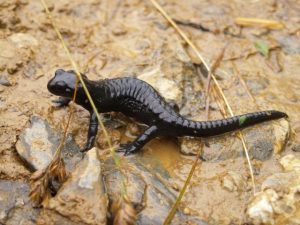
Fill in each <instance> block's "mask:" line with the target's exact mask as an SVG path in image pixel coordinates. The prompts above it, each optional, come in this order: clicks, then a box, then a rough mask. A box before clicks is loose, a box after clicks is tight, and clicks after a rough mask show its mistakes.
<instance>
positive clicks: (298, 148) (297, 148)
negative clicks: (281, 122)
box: [292, 144, 300, 152]
mask: <svg viewBox="0 0 300 225" xmlns="http://www.w3.org/2000/svg"><path fill="white" fill-rule="evenodd" d="M292 150H293V151H294V152H300V144H294V145H293V147H292Z"/></svg>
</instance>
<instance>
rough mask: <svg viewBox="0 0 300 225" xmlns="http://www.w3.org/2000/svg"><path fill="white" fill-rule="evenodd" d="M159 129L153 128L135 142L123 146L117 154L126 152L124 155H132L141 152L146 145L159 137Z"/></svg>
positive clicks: (148, 129)
mask: <svg viewBox="0 0 300 225" xmlns="http://www.w3.org/2000/svg"><path fill="white" fill-rule="evenodd" d="M157 131H158V129H157V127H156V126H151V127H149V128H147V129H146V130H145V132H144V133H143V134H141V135H140V136H138V137H137V138H136V139H135V140H134V141H133V142H130V143H128V144H121V145H120V148H119V149H118V150H117V152H124V155H130V154H133V153H136V152H138V151H139V150H141V149H142V148H143V147H144V145H145V144H147V143H148V142H149V141H150V140H152V139H153V138H155V137H156V136H157Z"/></svg>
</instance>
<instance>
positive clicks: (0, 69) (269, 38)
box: [0, 0, 300, 224]
mask: <svg viewBox="0 0 300 225" xmlns="http://www.w3.org/2000/svg"><path fill="white" fill-rule="evenodd" d="M47 4H48V6H49V8H50V10H51V13H52V16H53V18H54V20H55V22H56V23H57V26H58V28H59V30H60V31H61V32H62V35H63V37H64V39H65V40H66V42H67V44H68V46H69V48H70V50H71V52H72V55H73V57H74V59H75V61H76V62H77V63H78V65H79V66H80V69H81V71H82V72H83V73H85V74H86V75H87V76H88V77H89V78H91V79H104V78H113V77H122V76H133V77H139V78H141V79H144V80H147V81H148V82H149V83H151V84H152V85H153V86H154V87H156V88H157V89H158V90H159V91H161V93H162V94H163V95H164V97H166V98H167V99H168V100H170V101H171V100H172V101H173V102H176V103H177V105H178V106H179V108H180V112H181V113H182V114H183V115H185V116H187V117H189V118H193V119H196V120H204V119H205V109H204V108H205V107H204V106H205V102H204V90H205V87H204V84H203V79H205V78H203V75H201V74H200V75H199V73H198V72H197V71H198V69H197V67H198V64H199V59H197V58H196V56H195V54H194V53H193V52H192V50H191V49H190V48H189V47H188V46H187V45H186V44H185V43H184V42H183V41H182V40H181V38H180V36H179V35H178V33H176V32H175V31H174V29H173V28H171V27H170V26H169V24H168V23H167V22H166V20H165V19H164V18H163V17H162V16H161V15H160V14H159V13H158V12H157V10H156V9H155V8H154V6H153V5H152V4H151V1H140V0H128V1H127V0H126V1H118V0H115V1H108V0H105V1H97V0H76V1H75V0H74V1H66V0H62V1H52V0H51V1H47ZM160 4H161V5H162V6H163V7H164V9H165V10H166V11H167V12H168V13H169V14H170V15H171V16H172V18H174V19H176V20H177V21H181V22H184V23H194V24H198V25H199V24H201V26H203V27H205V28H206V29H199V28H195V27H192V26H187V25H181V26H180V27H181V28H182V29H183V30H184V31H185V32H186V33H187V34H188V36H189V37H190V38H191V39H192V41H193V42H194V43H195V44H196V45H197V47H198V49H199V50H200V52H201V53H202V55H203V56H204V58H205V59H206V61H207V62H208V63H209V64H212V63H213V62H214V61H215V60H216V58H217V56H218V54H220V50H221V49H222V48H223V47H224V45H225V43H227V47H226V51H225V54H224V58H223V60H222V62H221V65H220V66H219V67H218V68H217V70H216V77H217V79H218V80H219V82H220V84H221V86H222V88H223V90H224V93H225V95H226V97H227V99H228V101H229V104H230V106H231V107H232V108H233V111H234V113H235V114H242V113H246V112H252V111H258V110H265V109H277V110H280V111H284V112H286V113H287V114H288V115H289V118H288V122H289V127H290V132H289V136H288V137H287V136H285V137H284V138H283V139H282V140H280V141H279V142H280V143H279V147H278V143H277V142H278V140H279V139H276V138H275V137H276V135H277V134H278V132H280V131H278V129H277V128H276V126H279V127H280V126H281V127H284V128H282V129H283V130H285V131H286V133H287V132H288V131H287V130H288V129H287V127H288V125H287V123H284V122H282V121H276V122H274V124H275V125H274V124H273V123H272V124H271V123H269V124H262V125H258V126H255V127H253V128H249V129H246V130H245V131H244V134H245V137H246V142H247V143H248V144H249V145H251V143H254V144H253V146H259V147H261V146H262V145H260V144H257V143H258V142H257V141H256V140H258V141H261V140H262V141H261V142H263V144H264V145H263V146H266V145H268V146H269V147H268V146H267V147H262V149H264V148H268V149H271V150H270V151H271V153H270V154H269V155H267V156H266V155H262V156H261V155H260V156H257V154H258V153H257V154H255V153H253V155H251V156H252V158H253V160H252V163H253V167H254V175H255V181H256V189H257V191H259V190H260V187H261V184H262V182H263V181H264V180H265V179H266V178H267V177H268V176H270V175H272V174H274V173H279V172H282V167H281V166H280V164H279V159H280V158H281V157H283V156H285V155H287V154H292V155H294V156H296V157H300V153H299V152H300V92H299V88H300V76H299V75H300V27H299V24H300V16H299V11H300V8H299V1H296V0H288V1H283V0H282V1H279V0H278V1H276V0H274V1H273V0H262V1H259V2H258V1H222V0H218V1H214V2H213V3H212V2H211V1H205V0H203V1H202V0H201V1H199V0H197V1H196V0H189V1H175V0H166V1H160ZM0 12H1V13H0V179H1V180H0V191H2V190H3V191H4V192H8V191H9V190H8V189H7V185H8V184H9V185H12V186H13V189H12V190H11V192H16V190H19V189H22V187H23V186H24V187H25V189H26V190H25V189H24V190H22V191H21V192H20V193H22V196H23V195H24V193H23V192H27V191H28V190H27V189H28V179H29V176H30V174H31V172H32V171H31V170H30V168H29V167H28V166H27V165H26V164H24V162H23V161H22V160H21V158H20V156H19V155H18V153H17V151H16V142H17V140H18V137H19V135H20V133H21V131H22V130H24V129H25V128H26V127H27V125H28V121H29V120H30V118H31V117H32V116H33V115H37V116H39V117H41V118H43V119H45V120H46V121H48V123H49V124H50V125H51V126H52V127H54V128H55V129H56V130H58V131H59V130H62V129H63V128H64V126H65V124H66V118H67V115H68V113H69V109H68V108H63V109H56V108H55V107H53V104H52V103H51V100H54V99H55V97H54V96H52V95H51V94H50V93H49V92H48V91H47V88H46V84H47V81H48V80H49V79H50V78H51V77H52V76H53V74H54V71H55V70H56V69H58V68H64V69H71V68H72V67H71V65H70V62H69V59H68V57H67V55H66V54H65V52H64V50H63V48H62V45H61V43H60V41H59V40H58V39H57V36H56V34H55V31H54V30H53V28H52V26H51V23H50V22H49V20H48V18H47V16H46V14H45V11H44V10H43V7H42V5H41V2H40V1H37V0H34V1H27V0H12V1H0ZM237 17H252V18H265V19H273V20H277V21H280V22H282V23H283V24H284V28H283V29H279V30H269V29H266V28H259V27H240V26H237V25H236V24H235V22H234V19H235V18H237ZM258 42H263V43H265V44H266V45H267V46H268V48H269V53H268V56H264V55H263V54H261V53H260V52H259V50H258V49H257V48H256V47H255V43H258ZM237 74H240V76H242V77H243V79H244V81H245V83H246V84H247V86H248V88H249V91H250V93H251V94H252V95H253V97H254V98H255V102H253V101H252V100H251V99H250V98H249V96H248V95H247V91H246V90H245V87H244V86H243V84H242V82H240V81H239V78H238V76H237ZM201 77H202V78H201ZM210 109H211V110H210V117H209V118H210V119H217V118H222V114H221V113H220V111H219V110H218V101H215V99H212V100H211V107H210ZM88 116H89V115H88V113H87V112H86V111H85V110H83V109H82V108H80V107H76V108H75V115H74V117H73V121H72V124H71V127H70V129H69V133H70V134H71V135H72V136H73V137H74V139H75V141H76V143H77V144H78V145H79V146H83V144H84V142H85V139H86V133H87V128H88ZM111 117H112V119H111V120H112V121H121V122H120V123H121V124H123V125H122V126H123V127H122V128H115V127H114V126H113V125H110V124H111V123H107V124H108V126H109V127H108V131H109V133H110V134H111V135H112V136H113V137H114V138H115V141H116V143H117V144H118V143H119V141H120V140H122V138H123V141H124V138H125V139H128V137H124V136H126V135H125V134H124V133H126V131H127V133H128V132H129V133H130V132H131V133H133V134H131V136H132V135H135V134H134V132H132V129H130V126H129V125H127V126H126V124H134V122H132V121H130V120H128V119H127V118H124V117H123V116H122V115H118V114H113V115H111ZM124 124H125V126H124ZM133 126H134V125H133ZM274 126H275V128H274ZM117 127H118V126H117ZM280 129H281V128H280ZM280 129H279V130H280ZM286 133H285V134H286ZM257 134H258V135H257ZM260 137H263V139H260ZM264 140H268V143H269V144H268V143H267V144H265V141H264ZM276 140H277V141H276ZM206 142H207V143H208V144H209V147H208V145H206V147H205V148H204V153H203V156H204V158H205V159H206V161H203V162H200V163H199V165H198V166H197V170H196V172H195V175H194V177H193V179H192V182H191V184H190V186H189V188H188V190H187V192H186V194H185V196H184V198H183V200H182V203H181V205H180V208H181V210H182V212H184V213H185V214H186V215H190V216H195V217H197V218H199V219H200V220H201V221H205V222H207V223H208V224H243V223H246V222H249V221H248V220H247V218H246V208H247V204H248V202H249V200H250V199H251V197H252V195H253V194H252V190H251V180H250V175H249V169H248V166H247V162H246V160H245V157H244V155H243V153H242V151H243V149H242V146H241V143H240V140H239V139H238V138H237V137H236V134H229V135H225V136H222V137H218V138H216V139H208V140H207V141H206ZM97 145H98V146H100V148H102V149H104V148H105V144H104V143H103V134H102V133H101V132H99V135H98V139H97ZM181 145H182V144H181ZM193 146H194V147H193V148H195V149H196V150H197V149H199V143H197V140H195V141H194V142H193ZM195 146H196V147H195ZM197 146H198V147H197ZM183 147H184V146H181V148H183ZM253 148H254V150H253V151H255V149H257V148H258V147H253ZM188 149H189V150H190V149H191V147H188ZM191 152H192V150H191ZM139 156H140V157H141V158H142V159H144V160H145V161H144V162H145V164H147V165H148V166H149V168H151V169H152V170H153V171H156V170H157V169H158V168H160V167H162V168H164V170H163V171H164V174H166V175H167V176H165V179H166V180H167V184H168V186H169V188H170V189H172V190H173V191H174V193H175V194H174V195H177V194H178V192H177V191H178V189H180V187H182V186H183V183H184V181H185V179H186V178H187V175H188V172H189V169H190V168H191V165H192V163H193V161H194V158H195V156H193V155H191V154H190V153H189V154H187V155H186V154H182V153H181V151H180V143H177V142H176V140H172V139H164V138H161V139H159V140H154V141H153V142H151V143H150V144H148V145H147V146H146V147H145V149H144V150H143V152H141V153H140V154H139ZM158 165H159V166H158ZM158 170H159V169H158ZM160 172H161V171H158V173H160ZM228 174H229V175H228ZM228 176H229V181H228V180H226V179H227V178H228ZM235 180H239V182H240V183H235ZM227 181H228V182H229V183H228V182H227ZM230 181H232V182H231V183H230ZM224 183H225V184H224ZM24 196H26V195H24ZM24 198H25V197H24ZM2 201H5V202H4V203H3V204H2ZM8 201H9V200H7V199H6V198H1V197H0V206H1V207H2V208H1V210H2V211H1V212H0V223H1V221H4V222H5V221H6V222H7V221H14V220H9V219H7V215H6V214H5V213H6V212H7V210H6V208H5V207H8V206H9V207H10V208H12V206H11V203H8ZM27 201H28V199H27V198H26V202H27ZM3 207H4V209H5V210H3ZM26 210H27V211H26V213H27V214H28V213H29V214H30V213H32V216H33V217H35V218H36V214H37V212H36V211H34V212H31V211H30V210H29V209H28V208H26ZM152 210H155V208H154V209H152ZM150 212H151V211H150ZM38 213H39V212H38ZM50 214H51V212H50ZM150 214H151V213H150ZM150 214H149V215H150ZM164 215H167V211H166V212H164ZM47 216H49V215H47V214H41V215H40V217H42V219H40V221H47ZM2 217H3V218H2ZM2 219H3V220H2ZM29 220H31V218H30V219H28V221H29ZM15 221H18V222H19V220H15ZM9 223H10V224H17V222H7V224H9ZM278 224H279V223H278Z"/></svg>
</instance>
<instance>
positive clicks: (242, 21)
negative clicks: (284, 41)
mask: <svg viewBox="0 0 300 225" xmlns="http://www.w3.org/2000/svg"><path fill="white" fill-rule="evenodd" d="M235 23H236V24H237V25H240V26H259V27H263V28H268V29H274V30H275V29H283V28H284V24H283V23H281V22H278V21H275V20H265V19H258V18H244V17H238V18H236V19H235Z"/></svg>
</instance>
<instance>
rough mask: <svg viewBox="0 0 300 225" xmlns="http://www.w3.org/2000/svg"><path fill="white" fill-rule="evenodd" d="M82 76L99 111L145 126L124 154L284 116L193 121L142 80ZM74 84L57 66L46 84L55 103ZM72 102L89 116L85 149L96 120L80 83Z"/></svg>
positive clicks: (67, 95) (68, 97) (275, 113)
mask: <svg viewBox="0 0 300 225" xmlns="http://www.w3.org/2000/svg"><path fill="white" fill-rule="evenodd" d="M83 79H84V81H85V84H86V86H87V88H88V90H89V91H90V94H91V97H92V98H93V100H94V103H95V105H96V107H97V109H98V112H99V113H106V112H112V111H114V112H121V113H123V114H125V115H126V116H129V117H133V118H135V119H137V120H138V121H140V122H142V123H144V124H146V125H148V128H147V129H146V130H145V131H144V133H142V134H141V135H140V136H139V137H138V138H137V139H136V140H135V141H133V142H131V143H128V144H125V145H121V146H120V149H119V151H124V152H125V154H126V155H128V154H131V153H134V152H137V151H139V150H140V149H141V148H142V147H143V146H144V145H145V144H146V143H147V142H149V141H150V140H151V139H153V138H155V137H158V136H168V137H178V136H194V137H209V136H216V135H220V134H223V133H226V132H230V131H234V130H237V129H241V128H244V127H248V126H251V125H254V124H257V123H260V122H264V121H268V120H273V119H279V118H283V117H287V115H286V114H285V113H283V112H279V111H275V110H271V111H262V112H254V113H248V114H244V115H240V116H235V117H231V118H226V119H221V120H214V121H202V122H200V121H192V120H189V119H186V118H184V117H183V116H181V115H180V114H179V113H178V112H177V111H176V110H175V109H174V107H172V106H171V105H170V104H168V103H167V102H166V101H165V99H164V98H163V97H161V96H160V95H159V93H158V92H157V91H156V90H155V89H154V88H153V87H152V86H151V85H149V84H148V83H146V82H144V81H142V80H139V79H135V78H131V77H123V78H116V79H104V80H100V81H91V80H89V79H88V78H87V77H86V76H85V75H83ZM75 84H76V75H75V73H74V72H73V71H64V70H62V69H59V70H57V71H56V72H55V76H54V78H52V79H51V80H50V81H49V82H48V86H47V87H48V90H49V91H50V92H51V93H53V94H55V95H58V96H61V97H60V98H59V100H58V101H56V102H57V103H58V104H59V105H60V106H64V105H68V103H69V102H70V101H71V98H72V96H73V93H74V89H75ZM75 102H76V103H77V104H79V105H81V106H82V107H84V108H85V109H86V110H88V111H89V112H90V115H91V116H90V125H89V131H88V137H87V143H86V146H85V148H84V149H83V151H88V150H89V149H91V148H92V147H93V145H94V142H95V138H96V135H97V129H98V120H97V118H96V114H95V113H94V111H93V110H92V107H91V105H90V103H89V101H88V99H87V97H86V94H85V93H84V90H83V88H82V85H81V83H79V84H78V88H77V97H76V101H75Z"/></svg>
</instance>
